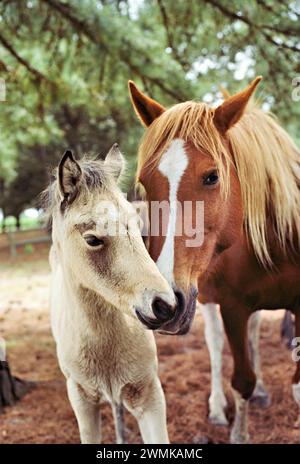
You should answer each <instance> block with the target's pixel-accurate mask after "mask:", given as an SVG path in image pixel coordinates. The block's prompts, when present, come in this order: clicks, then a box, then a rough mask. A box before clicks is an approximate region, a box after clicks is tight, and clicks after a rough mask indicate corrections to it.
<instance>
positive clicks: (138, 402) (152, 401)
mask: <svg viewBox="0 0 300 464" xmlns="http://www.w3.org/2000/svg"><path fill="white" fill-rule="evenodd" d="M133 391H134V389H133ZM124 400H125V404H126V407H127V409H128V410H129V411H130V412H131V413H132V415H133V416H134V417H135V418H136V420H137V421H138V424H139V429H140V432H141V435H142V438H143V442H144V443H145V444H156V445H158V444H168V443H169V436H168V430H167V417H166V401H165V395H164V392H163V389H162V386H161V383H160V380H159V378H158V377H154V378H153V379H152V380H151V381H150V382H149V383H148V384H147V385H145V386H144V388H143V389H142V391H140V392H139V393H138V395H137V396H136V397H135V395H134V394H127V395H126V396H125V398H124Z"/></svg>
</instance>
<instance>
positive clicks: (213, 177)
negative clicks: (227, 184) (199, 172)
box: [203, 171, 219, 186]
mask: <svg viewBox="0 0 300 464" xmlns="http://www.w3.org/2000/svg"><path fill="white" fill-rule="evenodd" d="M218 181H219V176H218V172H217V171H212V172H211V173H210V174H208V175H207V176H205V177H203V185H208V186H209V185H216V184H217V183H218Z"/></svg>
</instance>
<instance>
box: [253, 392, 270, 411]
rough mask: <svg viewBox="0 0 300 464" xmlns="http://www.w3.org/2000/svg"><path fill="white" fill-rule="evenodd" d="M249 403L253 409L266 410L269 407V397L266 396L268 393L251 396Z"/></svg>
mask: <svg viewBox="0 0 300 464" xmlns="http://www.w3.org/2000/svg"><path fill="white" fill-rule="evenodd" d="M250 403H251V404H253V405H254V406H255V407H259V408H268V407H269V406H270V405H271V399H270V395H268V393H265V394H261V393H258V394H253V395H252V396H251V398H250Z"/></svg>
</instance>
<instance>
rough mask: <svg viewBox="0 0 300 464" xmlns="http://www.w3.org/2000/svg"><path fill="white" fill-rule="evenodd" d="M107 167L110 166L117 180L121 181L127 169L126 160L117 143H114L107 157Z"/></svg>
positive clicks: (105, 162)
mask: <svg viewBox="0 0 300 464" xmlns="http://www.w3.org/2000/svg"><path fill="white" fill-rule="evenodd" d="M104 164H105V165H109V167H110V168H111V169H112V173H113V176H114V177H115V179H116V180H118V179H119V177H120V176H121V174H122V172H123V171H124V168H125V164H126V162H125V158H124V156H123V155H122V153H121V152H120V150H119V146H118V144H117V143H114V144H113V146H112V147H111V149H110V150H109V152H108V153H107V155H106V156H105V160H104Z"/></svg>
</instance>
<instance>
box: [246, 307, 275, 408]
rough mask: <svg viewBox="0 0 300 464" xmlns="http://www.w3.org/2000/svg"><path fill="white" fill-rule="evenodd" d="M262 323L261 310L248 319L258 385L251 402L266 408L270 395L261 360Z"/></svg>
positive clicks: (252, 358)
mask: <svg viewBox="0 0 300 464" xmlns="http://www.w3.org/2000/svg"><path fill="white" fill-rule="evenodd" d="M260 324H261V312H260V311H256V312H255V313H253V314H251V316H250V318H249V321H248V337H249V352H250V358H251V362H252V367H253V369H254V372H255V375H256V379H257V380H256V385H255V389H254V392H253V394H252V396H251V399H250V401H251V403H254V404H256V405H257V406H260V407H263V408H266V407H268V406H270V397H269V394H268V392H267V390H266V387H265V385H264V381H263V377H262V371H261V361H260V350H259V335H260Z"/></svg>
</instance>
